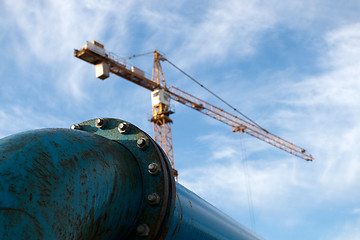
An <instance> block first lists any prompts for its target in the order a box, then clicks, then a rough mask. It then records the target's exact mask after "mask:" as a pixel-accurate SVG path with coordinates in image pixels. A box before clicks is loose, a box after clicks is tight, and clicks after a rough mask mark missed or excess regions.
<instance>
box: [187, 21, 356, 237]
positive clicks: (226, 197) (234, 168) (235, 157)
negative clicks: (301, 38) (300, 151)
mask: <svg viewBox="0 0 360 240" xmlns="http://www.w3.org/2000/svg"><path fill="white" fill-rule="evenodd" d="M359 26H360V25H359V24H353V25H348V26H345V27H342V28H340V29H337V30H334V31H331V32H329V33H328V34H327V35H326V36H325V41H326V42H327V43H328V46H327V49H328V51H327V52H326V54H325V55H324V56H322V58H321V62H322V64H323V66H324V71H323V72H322V73H321V74H318V75H315V76H304V77H303V79H302V80H301V81H300V82H299V83H285V84H284V86H283V88H284V89H286V90H287V91H286V92H284V93H282V94H281V95H280V96H279V99H281V101H282V103H283V105H282V108H280V109H279V110H278V111H277V112H275V113H274V114H272V115H269V117H271V118H270V122H271V121H272V122H274V123H276V124H278V126H282V130H284V129H285V130H286V131H287V132H286V134H285V135H288V136H292V139H293V140H294V142H295V143H299V142H302V143H305V146H307V147H305V148H307V150H308V151H309V152H310V153H312V154H313V155H314V157H315V161H314V162H313V163H307V162H300V161H299V160H298V159H296V160H294V161H289V160H290V159H282V160H276V161H271V162H264V161H262V160H257V161H256V162H251V163H249V164H248V172H249V181H250V182H251V188H252V190H251V191H252V197H253V204H254V207H255V209H257V210H258V211H270V212H272V211H277V210H278V211H279V213H278V214H283V215H284V216H285V217H284V218H283V219H284V224H285V223H286V222H287V220H289V221H290V222H293V223H295V224H296V223H297V222H298V221H301V220H300V219H296V217H295V219H293V218H294V215H295V216H296V215H298V216H301V215H302V214H306V212H307V211H308V210H311V209H312V208H314V207H324V206H326V205H328V204H332V203H334V202H338V201H339V200H341V201H343V203H344V204H346V203H348V202H352V201H353V200H354V198H358V197H359V196H360V192H359V191H354V189H359V187H360V155H359V147H360V145H359V142H360V124H359V121H358V119H359V118H360V111H359V109H360V99H359V96H360V94H359V93H360V68H359V67H358V63H359V62H360V54H358V51H359V49H360V45H359V42H360V41H359ZM325 60H326V61H325ZM324 63H327V64H324ZM277 87H279V88H282V86H281V85H280V86H277ZM268 91H270V90H268ZM279 135H280V136H282V134H281V133H280V134H279ZM299 145H301V146H302V145H303V144H299ZM225 150H226V149H225ZM225 150H224V152H218V153H213V158H215V159H216V158H219V155H218V154H222V155H223V156H224V157H229V158H230V159H228V161H226V162H224V163H222V164H221V163H219V162H216V163H214V164H209V165H206V166H203V167H198V168H189V169H186V170H184V171H183V172H181V175H180V181H181V182H183V183H184V184H185V185H186V186H188V187H190V188H191V189H193V190H195V191H196V192H199V193H200V195H202V196H204V197H205V198H206V199H209V200H210V201H211V202H214V203H215V204H216V205H217V206H221V207H222V208H225V209H226V208H231V207H229V206H228V205H230V206H233V207H232V208H231V209H232V210H230V211H234V210H235V209H234V206H236V209H238V207H239V205H240V206H246V205H247V200H246V195H247V190H246V181H244V180H245V179H246V178H245V179H244V166H242V164H241V163H240V162H239V160H241V157H240V156H241V154H239V152H238V150H239V149H237V151H236V153H235V154H234V153H233V152H232V151H228V150H226V151H225ZM245 177H246V176H245ZM319 193H321V194H319ZM219 196H222V197H219ZM310 199H311V200H310ZM224 202H226V203H227V204H226V205H227V206H224ZM229 202H230V203H229ZM269 206H271V208H269ZM281 209H282V210H283V211H285V212H282V213H280V212H281ZM291 209H292V210H291ZM299 209H303V211H302V212H301V213H299ZM291 219H292V220H291ZM350 227H351V226H350ZM350 227H349V228H350ZM350 232H352V233H353V236H359V229H358V227H356V225H353V227H352V229H351V231H350ZM346 236H348V235H346ZM349 236H350V235H349ZM336 239H347V238H341V237H339V238H336ZM350 239H355V238H350Z"/></svg>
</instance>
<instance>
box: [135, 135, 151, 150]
mask: <svg viewBox="0 0 360 240" xmlns="http://www.w3.org/2000/svg"><path fill="white" fill-rule="evenodd" d="M136 143H137V146H138V148H140V149H141V150H145V149H146V148H147V147H148V146H149V140H148V139H147V138H143V137H142V138H139V139H138V140H137V141H136Z"/></svg>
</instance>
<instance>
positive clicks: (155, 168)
mask: <svg viewBox="0 0 360 240" xmlns="http://www.w3.org/2000/svg"><path fill="white" fill-rule="evenodd" d="M148 170H149V173H150V174H151V175H158V174H159V173H160V171H161V169H160V166H159V164H157V163H150V164H149V166H148Z"/></svg>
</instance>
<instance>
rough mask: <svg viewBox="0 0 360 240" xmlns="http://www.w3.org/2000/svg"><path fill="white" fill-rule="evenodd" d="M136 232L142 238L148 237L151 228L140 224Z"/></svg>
mask: <svg viewBox="0 0 360 240" xmlns="http://www.w3.org/2000/svg"><path fill="white" fill-rule="evenodd" d="M136 232H137V234H138V235H139V236H140V237H147V236H149V233H150V228H149V226H148V225H147V224H140V225H139V226H137V228H136Z"/></svg>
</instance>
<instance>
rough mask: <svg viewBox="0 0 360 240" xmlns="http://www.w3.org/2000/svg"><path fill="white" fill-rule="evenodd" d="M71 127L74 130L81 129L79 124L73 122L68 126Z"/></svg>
mask: <svg viewBox="0 0 360 240" xmlns="http://www.w3.org/2000/svg"><path fill="white" fill-rule="evenodd" d="M70 128H71V129H76V130H81V126H80V125H79V124H77V123H76V124H73V125H71V127H70Z"/></svg>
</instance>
